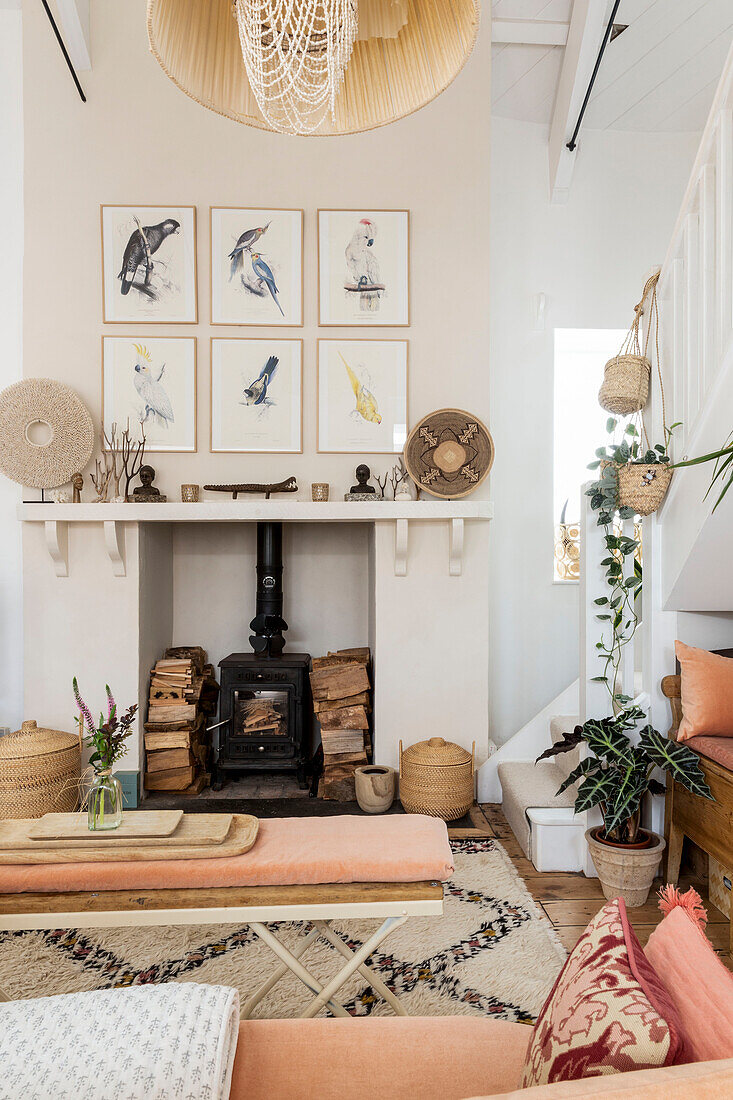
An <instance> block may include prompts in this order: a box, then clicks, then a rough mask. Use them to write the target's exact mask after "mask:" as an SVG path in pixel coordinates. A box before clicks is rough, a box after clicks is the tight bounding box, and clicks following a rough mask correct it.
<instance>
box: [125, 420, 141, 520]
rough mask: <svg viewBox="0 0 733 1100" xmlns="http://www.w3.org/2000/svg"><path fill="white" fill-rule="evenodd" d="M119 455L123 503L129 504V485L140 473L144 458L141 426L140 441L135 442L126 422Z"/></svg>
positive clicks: (128, 423) (128, 422)
mask: <svg viewBox="0 0 733 1100" xmlns="http://www.w3.org/2000/svg"><path fill="white" fill-rule="evenodd" d="M120 454H121V456H122V470H121V471H120V480H122V477H123V476H124V478H125V502H126V503H129V500H130V484H131V482H132V479H133V478H134V477H137V475H138V473H139V472H140V467H141V466H142V465H143V458H144V457H145V430H144V429H143V426H142V424H141V425H140V440H139V441H138V442H135V441H134V440H133V438H132V436H131V434H130V421H129V420H128V421H127V427H126V428H125V430H124V432H123V433H122V435H121V437H120Z"/></svg>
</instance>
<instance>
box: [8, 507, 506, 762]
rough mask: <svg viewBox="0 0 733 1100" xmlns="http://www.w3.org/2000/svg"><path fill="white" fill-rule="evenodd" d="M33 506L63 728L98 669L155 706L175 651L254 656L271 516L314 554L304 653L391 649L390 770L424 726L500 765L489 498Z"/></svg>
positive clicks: (38, 599) (295, 585)
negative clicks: (156, 681)
mask: <svg viewBox="0 0 733 1100" xmlns="http://www.w3.org/2000/svg"><path fill="white" fill-rule="evenodd" d="M18 514H19V517H20V518H21V519H22V520H23V561H24V575H25V578H26V584H25V585H24V595H23V598H24V623H25V633H24V663H25V704H26V709H27V711H28V712H33V713H41V714H42V715H43V720H44V723H45V724H46V725H49V726H54V727H55V728H59V729H64V728H69V696H70V686H69V685H70V684H71V679H72V677H73V676H74V675H79V670H80V669H83V674H84V677H85V682H86V680H87V679H89V681H90V682H95V681H96V682H98V683H100V684H102V685H103V684H105V683H109V682H110V681H111V680H112V682H113V685H114V688H115V694H116V695H117V696H118V697H119V698H124V699H125V701H134V700H135V699H136V698H137V699H138V701H139V702H140V705H141V707H142V708H143V710H144V707H145V702H146V699H147V695H148V689H149V681H150V669H151V668H152V666H153V664H154V663H155V660H156V659H157V657H158V656H159V655H160V653H161V652H162V651H163V650H164V649H165V648H166V647H167V646H170V645H171V642H172V643H173V644H174V645H175V644H180V643H185V642H187V641H189V640H190V639H191V638H193V637H196V638H200V639H201V640H202V642H206V643H207V648H208V650H209V653H210V654H211V655H212V658H213V660H214V663H215V664H218V662H219V661H221V659H222V658H223V657H224V656H225V655H226V654H229V653H232V652H239V651H241V650H244V649H248V648H249V647H248V645H247V637H248V635H249V634H250V633H252V631H249V632H247V630H246V624H247V623H248V622H249V619H250V617H251V615H252V611H253V610H254V607H253V604H254V600H253V592H252V587H253V586H252V584H251V582H250V581H248V580H247V578H248V577H252V576H253V573H254V568H255V544H256V524H257V522H260V521H268V520H272V521H277V522H282V523H283V528H284V534H285V535H287V538H286V540H285V541H286V545H288V544H289V543H290V542H291V540H292V541H293V542H294V544H295V545H297V546H298V547H300V546H303V545H306V546H307V547H308V553H307V556H304V555H303V554H302V553H300V552H298V553H294V554H292V555H291V556H290V557H289V558H288V561H287V563H286V564H287V568H288V574H287V576H288V580H287V581H286V584H287V586H288V594H289V602H288V607H289V608H290V607H291V606H292V607H293V608H296V607H297V622H296V620H295V619H293V621H292V622H291V631H290V633H292V634H293V636H294V637H297V642H293V643H292V646H293V650H294V651H295V650H298V651H301V652H302V651H309V652H311V653H325V652H326V650H327V648H329V647H331V648H334V647H336V648H338V647H339V646H345V645H348V644H350V642H351V640H352V639H353V638H354V637H357V636H358V637H364V638H365V639H366V641H367V642H368V644H369V647H370V649H371V651H372V653H373V654H374V684H375V700H374V715H373V721H374V760H375V763H377V764H385V765H388V766H390V767H395V766H396V765H397V760H398V745H399V740H400V738H402V739H403V741H404V740H405V738H406V736H407V732H406V731H419V733H420V735H421V736H422V737H423V738H424V737H428V736H440V735H442V734H443V733H444V731H445V729H446V728H450V729H451V730H452V733H451V737H452V739H453V740H455V741H457V742H458V743H459V744H462V745H463V747H464V748H470V745H471V742H472V741H473V739H474V738H475V739H476V742H477V746H476V747H477V762H478V763H479V764H480V763H481V762H482V761H483V759H484V758H485V756H486V751H487V745H488V728H487V721H486V716H487V712H488V669H489V656H488V640H489V628H488V627H487V619H486V610H485V609H486V608H487V607H488V602H489V593H488V578H489V529H490V522H489V521H490V520H491V517H492V505H491V503H490V502H489V501H485V500H480V499H478V500H477V499H473V498H472V499H471V500H470V501H455V502H451V501H410V502H406V503H401V502H396V503H395V502H392V501H389V502H384V501H379V502H377V503H375V504H369V503H365V504H361V503H354V502H350V503H347V502H333V503H312V502H311V501H306V500H296V501H293V500H287V501H283V500H269V501H264V500H263V501H249V500H247V501H244V500H243V501H204V502H201V503H199V504H181V503H168V504H156V505H154V506H153V505H149V504H148V505H143V504H140V505H137V504H119V505H117V504H105V505H100V504H64V505H61V504H28V505H23V504H21V505H19V508H18ZM286 527H287V528H288V530H286ZM408 529H409V536H408V534H407V531H408ZM335 548H337V549H335ZM334 551H335V554H336V556H334ZM351 551H353V553H352V556H351V557H349V553H350V552H351ZM243 579H244V583H243ZM357 590H358V591H357ZM50 607H53V609H54V613H53V614H52V615H50V614H49V608H50ZM233 612H235V613H233ZM290 617H291V618H292V617H293V616H292V613H291V616H290ZM225 623H228V624H229V625H228V627H226V629H225V627H224V624H225ZM39 624H42V625H43V629H39ZM110 624H113V631H112V630H111V627H110ZM227 631H228V632H227ZM457 637H459V638H460V639H461V645H460V646H451V645H450V644H446V638H457ZM218 647H219V648H218ZM284 656H285V657H286V658H287V649H286V651H285V654H284ZM446 682H450V683H451V685H452V691H451V692H446V691H445V687H444V685H445V684H446ZM456 696H459V697H460V698H461V701H462V722H461V723H460V724H459V726H458V727H456V724H455V698H456ZM99 702H100V704H101V702H103V700H101V699H100V701H99ZM416 739H419V738H416ZM141 754H142V736H141V737H140V738H139V740H138V741H135V740H134V739H133V742H132V743H131V744H130V747H129V751H128V755H127V758H126V759H125V762H124V771H126V772H129V773H131V777H132V774H133V773H135V772H137V771H138V770H139V768H140V764H141V759H142V755H141ZM262 755H264V754H262Z"/></svg>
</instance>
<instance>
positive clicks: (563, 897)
mask: <svg viewBox="0 0 733 1100" xmlns="http://www.w3.org/2000/svg"><path fill="white" fill-rule="evenodd" d="M470 813H471V822H472V824H473V828H472V829H451V830H450V833H451V836H467V835H474V836H480V835H484V836H495V837H497V838H498V839H499V840H500V841H501V844H502V847H503V848H504V849H505V851H506V853H507V855H508V856H509V858H510V859H511V861H512V863H513V864H514V866H515V867H516V869H517V871H518V872H519V874H520V875H521V877H522V878H523V879H524V882H525V883H526V886H527V889H528V890H529V892H530V893H531V894H532V897H533V898H534V899H535V901H536V902H537V903H538V905H539V906H540V907H541V908H542V909H543V910H544V912H545V913H546V914H547V916H548V917H549V919H550V921H551V922H552V924H553V926H554V928H555V931H556V932H557V934H558V936H559V937H560V939H561V941H562V943H563V946H564V947H565V948H567V950H568V951H570V949H571V948H572V947H574V946H575V944H576V942H577V940H578V938H579V936H580V934H581V933H582V932H583V930H584V928H585V927H586V925H587V924H588V922H589V921H590V919H591V918H592V917H593V916H594V915H595V914H596V913H597V912H598V910H599V909H600V908H601V906H602V905H603V903H604V901H605V898H604V897H603V891H602V890H601V886H600V883H599V881H598V879H595V878H586V877H585V875H580V874H569V873H568V874H565V873H562V872H553V873H545V874H542V873H541V872H539V871H536V870H535V868H534V866H533V865H532V863H530V861H529V860H528V859H525V856H524V853H523V852H522V849H521V848H520V847H519V843H518V841H517V839H516V837H515V836H514V833H513V832H512V830H511V828H510V827H509V824H508V822H507V820H506V818H505V817H504V814H503V813H502V812H501V806H498V805H497V806H494V805H486V806H474V807H473V808H472V809H471V812H470ZM660 885H661V882H657V883H656V884H655V885H654V887H653V888H652V893H651V894H650V895H649V900H648V902H647V903H646V905H643V906H642V907H641V908H640V909H630V910H629V918H630V920H631V924H632V926H633V928H634V931H635V932H636V934H637V936H638V937H639V941H640V943H641V944H642V946H643V945H644V944H645V943H646V941H647V940H648V939H649V936H650V935H651V933H652V932H653V930H654V929H655V928H656V926H657V925H658V924H659V922H660V921H661V919H662V914H661V913H660V912H659V909H658V908H657V905H656V890H657V889H658V887H659V886H660ZM680 885H681V886H682V887H685V886H690V885H691V886H694V887H695V889H696V890H697V892H698V893H699V894H700V896H701V898H702V900H703V904H704V905H705V908H706V909H707V911H708V926H707V929H706V934H707V936H708V939H709V940H710V942H711V943H712V944H713V947H714V948H715V950H716V951H717V952H718V954H719V955H720V957H721V959H722V960H723V962H724V963H725V965H726V966H727V967H729V968H730V969H733V960H732V959H731V955H730V954H729V953H728V952H729V922H728V918H727V917H726V916H724V914H723V913H721V912H720V910H719V909H716V907H715V906H714V905H713V903H712V902H711V901H710V899H709V897H708V893H707V889H706V887H705V886H703V885H702V884H701V883H699V882H695V881H693V880H692V879H690V880H685V879H684V878H683V879H681V880H680Z"/></svg>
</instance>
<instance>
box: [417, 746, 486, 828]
mask: <svg viewBox="0 0 733 1100" xmlns="http://www.w3.org/2000/svg"><path fill="white" fill-rule="evenodd" d="M475 752H476V742H475V741H474V743H473V747H472V749H471V752H468V751H467V750H466V749H463V748H461V746H460V745H456V744H454V742H453V741H444V740H443V738H442V737H431V738H430V740H429V741H418V742H417V744H415V745H410V746H409V748H407V749H405V750H404V752H403V750H402V741H400V801H401V802H402V805H403V807H404V809H405V810H406V811H407V813H408V814H429V815H430V816H431V817H442V819H443V820H444V821H454V820H455V819H456V818H458V817H463V815H464V814H465V813H468V811H469V810H470V808H471V806H472V805H473V788H474V782H473V777H474V772H475V766H474V756H475Z"/></svg>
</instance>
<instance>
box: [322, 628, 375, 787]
mask: <svg viewBox="0 0 733 1100" xmlns="http://www.w3.org/2000/svg"><path fill="white" fill-rule="evenodd" d="M370 661H371V654H370V652H369V649H368V648H367V647H364V648H361V649H340V650H338V651H337V652H335V653H329V654H328V655H327V656H326V657H316V658H314V660H313V668H312V671H311V674H310V680H311V690H312V693H313V710H314V712H315V716H316V718H317V719H318V721H319V722H320V725H321V741H322V742H323V776H322V778H321V780H320V782H319V784H318V797H319V798H326V799H332V800H333V801H336V802H353V801H354V799H355V798H356V791H355V784H354V772H355V771H356V769H357V767H358V766H359V765H360V764H366V763H367V762H368V760H369V759H370V758H371V753H372V740H371V733H370V721H369V715H370V714H371V711H372V695H371V681H370V678H369V668H370Z"/></svg>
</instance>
